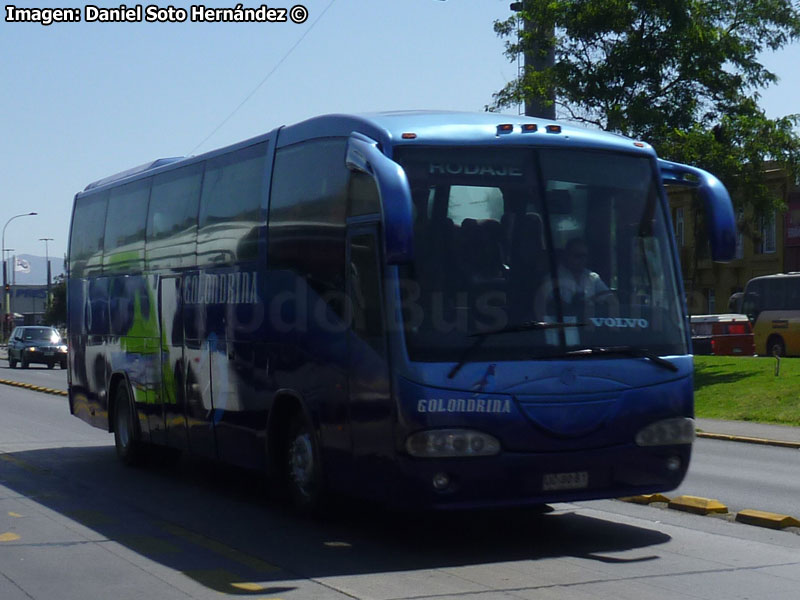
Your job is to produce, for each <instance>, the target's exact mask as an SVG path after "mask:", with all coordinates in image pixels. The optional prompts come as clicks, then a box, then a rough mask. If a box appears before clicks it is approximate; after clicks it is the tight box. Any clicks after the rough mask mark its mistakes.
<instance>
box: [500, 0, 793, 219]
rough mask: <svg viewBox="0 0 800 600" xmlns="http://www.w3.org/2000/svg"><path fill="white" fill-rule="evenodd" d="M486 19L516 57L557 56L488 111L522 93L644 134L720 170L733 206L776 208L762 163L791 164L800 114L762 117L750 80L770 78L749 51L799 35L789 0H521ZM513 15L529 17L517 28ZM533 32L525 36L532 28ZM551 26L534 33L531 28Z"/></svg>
mask: <svg viewBox="0 0 800 600" xmlns="http://www.w3.org/2000/svg"><path fill="white" fill-rule="evenodd" d="M522 8H523V10H522V11H521V12H520V13H518V14H517V15H514V16H512V17H511V18H509V19H507V20H505V21H498V22H496V23H495V31H496V32H497V33H498V35H500V36H501V37H505V38H508V41H507V42H506V55H507V56H508V57H509V58H510V59H511V60H516V59H517V57H518V56H519V55H520V54H524V53H526V52H527V53H529V55H530V53H531V52H532V51H533V50H532V49H533V48H536V51H537V52H540V53H544V52H547V51H550V50H553V49H554V50H555V64H554V65H553V66H552V67H551V68H547V69H543V70H540V71H533V70H531V69H526V70H525V71H524V72H523V74H522V75H521V77H519V78H517V79H516V80H514V81H512V82H510V83H509V84H507V85H506V86H505V87H504V88H503V89H502V90H500V91H499V92H497V93H496V94H495V95H494V104H493V105H492V106H490V107H488V108H489V109H490V110H495V109H499V108H502V107H507V106H512V105H516V104H517V103H519V102H521V101H524V99H525V98H530V97H532V98H535V99H537V100H538V101H546V100H547V99H548V98H549V97H550V96H549V94H550V93H551V91H552V90H554V91H555V96H556V100H555V103H556V106H557V107H558V108H559V111H560V112H561V113H562V114H563V113H566V114H567V115H568V117H569V118H570V119H572V120H575V121H578V122H581V123H584V124H588V125H592V126H595V127H598V128H600V129H604V130H607V131H613V132H617V133H621V134H623V135H627V136H630V137H634V138H639V139H643V140H646V141H648V142H649V143H651V144H652V145H653V146H654V147H655V149H656V151H657V152H658V154H659V156H661V157H663V158H667V159H670V160H676V161H680V162H687V163H691V164H696V165H698V166H701V167H703V168H705V169H707V170H709V171H711V172H713V173H715V174H716V175H717V176H718V177H720V178H721V179H722V180H723V181H724V183H725V184H726V186H727V187H728V189H729V190H730V191H731V195H732V196H733V198H734V203H735V204H737V206H738V207H743V205H746V204H747V205H750V206H751V207H752V208H753V213H754V214H755V215H760V214H763V213H765V212H766V211H767V210H769V209H771V208H779V207H781V205H782V199H781V198H779V197H777V196H776V195H775V194H774V193H772V192H771V190H770V189H769V187H768V186H767V185H766V180H765V177H764V170H765V165H766V164H767V163H770V164H771V165H773V166H777V167H779V168H783V169H785V170H786V171H787V173H788V174H790V175H791V176H796V175H797V173H798V171H800V168H799V167H800V138H799V137H798V134H797V131H796V129H795V128H796V126H797V125H798V123H800V117H799V116H798V115H789V116H786V117H782V118H778V119H769V118H767V116H766V115H765V113H764V111H763V110H762V109H761V108H760V107H759V106H758V100H759V97H760V96H759V90H762V89H764V88H765V87H767V86H768V85H770V84H772V83H775V82H776V81H777V77H776V76H775V74H773V73H771V72H770V71H769V70H767V69H766V68H765V67H764V66H763V65H762V64H761V63H760V62H759V61H758V55H759V54H760V53H762V52H764V51H766V50H777V49H780V48H782V47H783V46H784V45H786V44H787V43H788V42H790V41H791V40H793V39H797V38H798V37H800V8H798V6H797V5H796V4H795V3H793V2H792V1H791V0H758V1H753V0H525V2H523V3H522ZM518 19H523V20H529V21H531V22H533V23H536V24H537V27H535V28H526V29H525V30H523V31H521V32H520V31H518ZM537 31H538V32H539V37H538V39H536V40H534V39H532V38H533V35H534V33H533V32H537ZM543 31H544V32H549V33H547V34H546V35H544V36H542V35H541V32H543Z"/></svg>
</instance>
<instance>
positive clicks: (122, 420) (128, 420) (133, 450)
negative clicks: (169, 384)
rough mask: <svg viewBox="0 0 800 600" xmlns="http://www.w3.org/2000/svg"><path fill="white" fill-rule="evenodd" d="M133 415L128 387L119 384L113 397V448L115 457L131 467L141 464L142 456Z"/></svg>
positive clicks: (142, 451) (142, 452)
mask: <svg viewBox="0 0 800 600" xmlns="http://www.w3.org/2000/svg"><path fill="white" fill-rule="evenodd" d="M134 414H135V412H134V406H133V402H132V400H131V397H130V394H129V393H128V386H127V385H126V384H125V383H124V382H121V383H120V384H119V385H118V386H117V391H116V394H115V396H114V446H115V447H116V449H117V457H118V458H119V459H120V460H121V461H122V462H123V463H124V464H126V465H128V466H131V467H132V466H136V465H139V464H141V463H142V459H143V456H144V450H143V448H142V443H141V441H140V439H139V430H138V429H137V427H136V420H135V419H134Z"/></svg>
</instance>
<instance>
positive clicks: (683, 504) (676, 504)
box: [668, 496, 728, 515]
mask: <svg viewBox="0 0 800 600" xmlns="http://www.w3.org/2000/svg"><path fill="white" fill-rule="evenodd" d="M668 506H669V508H674V509H675V510H682V511H684V512H690V513H694V514H696V515H708V514H711V513H726V512H728V507H727V506H725V505H724V504H723V503H722V502H720V501H719V500H716V499H714V498H700V497H699V496H678V497H677V498H673V499H672V500H670V502H669V505H668Z"/></svg>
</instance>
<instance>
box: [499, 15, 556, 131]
mask: <svg viewBox="0 0 800 600" xmlns="http://www.w3.org/2000/svg"><path fill="white" fill-rule="evenodd" d="M525 4H526V3H525V1H523V2H512V3H511V4H510V5H509V8H510V9H511V10H512V11H514V12H523V11H524V10H525V8H526V6H525ZM523 29H524V31H525V33H526V36H527V37H529V38H530V39H531V47H530V49H529V50H525V51H524V53H523V58H524V60H525V62H524V65H523V74H524V73H526V72H527V70H528V69H531V70H533V71H544V70H546V69H550V68H552V67H553V66H554V65H555V57H556V54H555V49H554V48H553V47H552V46H551V45H549V44H548V43H547V42H546V38H548V37H549V38H552V37H553V36H554V31H553V27H552V26H545V25H542V24H541V23H533V22H531V20H530V19H528V18H525V19H524V21H523ZM517 36H519V34H517ZM555 100H556V94H555V90H552V89H551V90H550V91H549V92H548V94H547V99H546V100H541V99H535V100H533V99H530V98H526V99H525V115H526V116H529V117H541V118H544V119H550V120H552V121H554V120H555V118H556V105H555Z"/></svg>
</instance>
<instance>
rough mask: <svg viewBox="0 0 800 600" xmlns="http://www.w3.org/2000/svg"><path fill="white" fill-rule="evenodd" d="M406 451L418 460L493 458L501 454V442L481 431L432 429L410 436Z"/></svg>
mask: <svg viewBox="0 0 800 600" xmlns="http://www.w3.org/2000/svg"><path fill="white" fill-rule="evenodd" d="M406 450H407V451H408V453H409V454H410V455H411V456H416V457H417V458H442V457H450V456H492V455H495V454H498V453H499V452H500V442H499V441H498V440H497V438H495V437H493V436H491V435H489V434H487V433H481V432H480V431H471V430H469V429H432V430H429V431H418V432H417V433H414V434H412V435H410V436H408V439H407V440H406Z"/></svg>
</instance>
